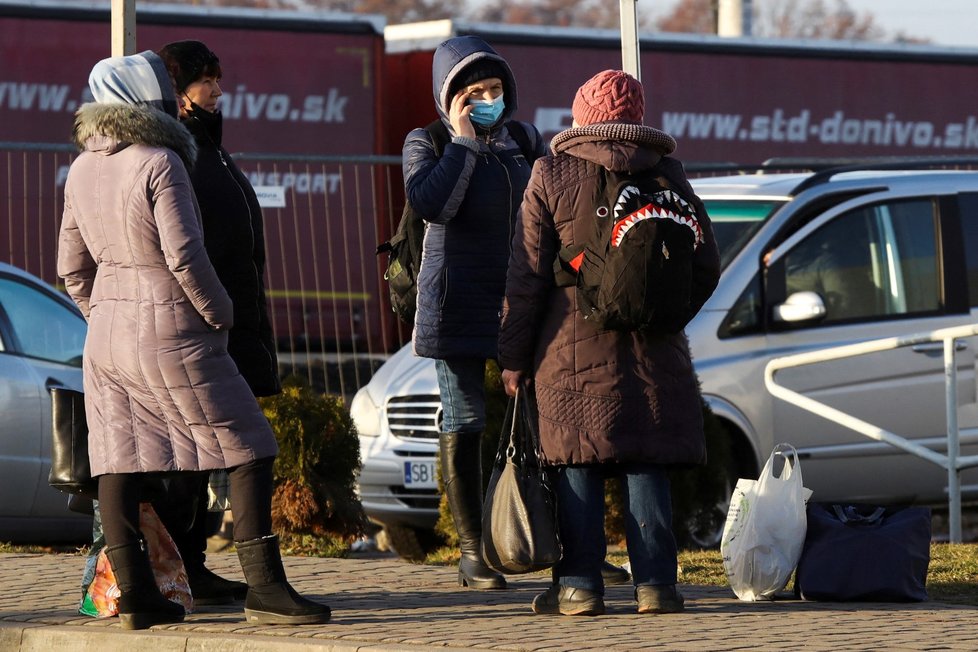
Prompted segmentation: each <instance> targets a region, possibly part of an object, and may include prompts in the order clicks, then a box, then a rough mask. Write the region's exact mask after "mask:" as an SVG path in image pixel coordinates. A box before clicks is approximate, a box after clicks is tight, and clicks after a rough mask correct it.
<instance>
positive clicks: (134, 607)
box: [105, 541, 184, 629]
mask: <svg viewBox="0 0 978 652" xmlns="http://www.w3.org/2000/svg"><path fill="white" fill-rule="evenodd" d="M105 554H106V555H107V556H108V558H109V563H110V564H111V565H112V574H113V575H115V581H116V584H117V585H118V587H119V592H120V593H121V595H120V597H119V622H120V623H121V624H122V628H123V629H146V628H148V627H152V626H153V625H164V624H168V623H179V622H181V621H183V616H184V612H183V607H182V606H180V605H178V604H177V603H176V602H171V601H170V600H167V599H166V598H165V597H163V594H162V593H160V590H159V588H158V587H157V586H156V579H155V578H154V577H153V567H152V566H150V563H149V556H148V555H147V554H146V546H145V543H144V542H143V541H136V542H134V543H126V544H123V545H121V546H111V547H109V548H106V549H105Z"/></svg>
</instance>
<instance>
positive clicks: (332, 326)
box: [0, 142, 410, 396]
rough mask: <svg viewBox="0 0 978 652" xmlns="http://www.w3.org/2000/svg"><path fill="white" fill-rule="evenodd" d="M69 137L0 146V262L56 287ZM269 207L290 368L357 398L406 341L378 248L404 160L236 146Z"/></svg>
mask: <svg viewBox="0 0 978 652" xmlns="http://www.w3.org/2000/svg"><path fill="white" fill-rule="evenodd" d="M75 154H76V152H75V150H74V149H73V148H72V147H70V146H68V145H51V144H35V143H9V142H8V143H3V142H0V183H2V186H0V187H2V190H0V193H2V194H0V259H2V260H5V261H7V262H9V263H11V264H13V265H16V266H17V267H21V268H23V269H25V270H27V271H29V272H31V273H33V274H35V275H37V276H39V277H41V278H42V279H44V280H45V281H47V282H49V283H51V284H52V285H56V286H59V287H60V286H61V285H62V284H61V280H60V279H59V278H58V277H57V272H56V251H57V234H58V229H59V228H60V225H61V212H62V207H63V203H64V183H65V179H66V177H67V171H68V168H69V166H70V165H71V162H72V160H73V159H74V156H75ZM234 159H235V161H236V162H237V163H238V165H239V167H240V168H241V169H242V171H243V172H244V173H245V174H246V175H247V176H248V177H249V179H250V180H251V182H252V185H254V186H256V187H257V188H258V189H266V190H269V191H274V192H271V194H272V195H276V198H275V199H273V200H272V203H273V204H274V205H266V206H265V207H264V208H263V211H262V214H263V217H264V222H265V249H266V252H267V263H266V276H265V281H266V288H267V291H268V298H269V303H270V306H271V316H272V325H273V328H274V331H275V334H276V338H277V340H278V348H279V355H280V365H281V369H282V373H283V375H289V374H296V375H299V376H301V377H304V378H305V379H306V380H307V382H309V383H310V384H311V385H312V386H314V387H316V388H317V389H319V390H321V391H326V392H329V393H334V394H342V395H346V396H349V395H351V394H352V393H353V392H355V391H356V389H357V388H359V387H360V386H362V385H363V384H364V383H365V382H366V381H367V380H368V379H369V377H370V375H371V374H372V373H373V371H374V370H375V369H376V368H377V367H378V366H379V365H380V364H381V363H382V362H383V360H385V359H386V358H387V356H388V355H389V354H391V353H393V351H395V350H396V349H397V348H398V347H399V346H401V345H402V344H403V343H404V342H406V341H407V340H408V339H410V328H409V327H407V326H405V325H404V324H401V323H400V322H399V321H398V320H397V319H396V317H395V316H394V314H393V313H392V312H391V311H390V306H389V302H388V299H387V288H386V283H385V282H384V280H383V268H384V266H385V263H386V260H382V259H380V258H378V257H377V256H376V255H375V250H376V247H377V244H378V243H379V242H382V241H384V240H386V239H387V238H388V237H389V236H390V234H391V232H392V231H393V228H394V226H395V225H396V223H397V220H398V219H399V218H400V212H401V207H402V205H403V184H402V180H401V168H400V164H401V161H400V158H399V157H390V156H342V157H336V156H332V157H331V156H290V155H278V154H236V155H234Z"/></svg>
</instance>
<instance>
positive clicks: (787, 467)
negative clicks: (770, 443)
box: [771, 442, 798, 480]
mask: <svg viewBox="0 0 978 652" xmlns="http://www.w3.org/2000/svg"><path fill="white" fill-rule="evenodd" d="M787 453H791V457H790V458H789V457H788V455H787ZM776 455H780V456H782V457H783V458H784V466H783V467H782V468H781V474H780V475H774V465H773V464H772V465H771V475H772V476H773V477H775V478H778V479H781V480H788V479H790V478H791V474H792V472H793V471H794V469H795V468H796V467H797V466H798V451H797V450H795V447H794V446H792V445H791V444H789V443H786V442H782V443H780V444H778V445H776V446H775V447H774V450H772V451H771V459H772V460H773V459H774V457H775V456H776Z"/></svg>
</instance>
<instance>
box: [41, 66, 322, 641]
mask: <svg viewBox="0 0 978 652" xmlns="http://www.w3.org/2000/svg"><path fill="white" fill-rule="evenodd" d="M89 86H90V87H91V90H92V94H93V96H94V98H95V102H94V103H91V104H86V105H84V106H82V107H81V108H80V109H79V110H78V113H77V114H76V119H75V129H74V136H75V141H76V144H77V145H78V147H79V149H80V150H81V153H80V154H79V156H78V158H77V159H76V160H75V161H74V163H73V164H72V166H71V169H70V170H69V172H68V179H67V181H66V184H65V207H64V217H63V221H62V225H61V234H60V244H59V250H58V274H59V275H60V276H62V277H63V278H64V279H65V287H66V288H67V290H68V293H69V294H70V295H71V297H72V299H73V300H74V301H75V303H76V304H77V305H78V307H79V308H80V309H81V311H82V313H83V314H84V315H85V318H86V319H87V320H88V324H89V327H88V338H87V340H86V342H85V353H84V364H83V368H84V378H85V380H84V384H85V407H86V411H87V416H88V427H89V457H90V458H91V460H90V461H91V469H92V475H93V476H96V477H98V480H99V489H98V498H99V509H100V511H101V515H102V526H103V529H104V533H105V541H106V546H107V547H106V554H107V555H108V557H109V560H110V562H111V564H112V569H113V572H114V573H115V575H116V579H117V583H118V585H119V589H120V591H121V594H122V595H121V597H120V599H119V614H120V618H121V621H122V625H123V627H125V628H127V629H142V628H146V627H149V626H151V625H154V624H159V623H167V622H178V621H180V620H182V619H183V609H182V607H180V606H179V605H175V604H173V603H171V602H169V601H168V600H166V599H165V598H163V596H162V595H161V594H160V593H159V591H158V590H157V589H156V584H155V581H154V579H153V572H152V569H151V568H150V564H149V560H148V558H147V556H146V551H145V546H144V542H143V538H142V534H141V532H140V531H139V526H138V522H139V503H140V501H141V499H144V498H146V496H145V494H144V492H143V489H144V483H145V481H146V480H147V479H152V478H154V477H159V475H160V474H161V473H169V472H187V471H190V472H199V471H207V470H212V469H225V468H226V469H228V472H229V477H230V480H231V484H230V492H231V500H232V503H233V504H234V510H235V523H234V538H235V541H236V545H237V549H238V556H239V559H240V561H241V565H242V568H243V570H244V573H245V579H246V580H247V582H248V587H249V589H248V595H247V598H246V602H245V614H246V616H247V618H248V619H249V620H257V621H259V622H268V623H273V622H288V623H310V622H324V621H325V620H327V619H328V618H329V608H328V607H326V606H324V605H319V604H316V603H314V602H310V601H308V600H305V599H303V598H301V597H300V596H298V595H297V594H296V593H295V591H293V590H292V587H291V586H289V584H288V582H287V581H286V578H285V574H284V571H283V569H282V562H281V558H280V556H279V550H278V541H277V539H276V538H275V537H274V536H272V534H271V492H272V464H273V461H274V458H275V454H276V453H277V452H278V447H277V444H276V442H275V437H274V435H273V434H272V431H271V428H270V427H269V424H268V421H267V420H266V419H265V417H264V415H263V414H262V411H261V409H260V408H259V406H258V403H257V401H255V398H254V396H253V395H252V393H251V390H250V389H249V388H248V383H247V382H245V380H244V378H242V376H241V374H240V373H238V370H237V367H236V366H235V364H234V362H233V361H232V360H231V358H230V357H229V355H228V353H227V341H228V339H227V338H228V335H227V331H228V329H229V328H231V326H232V325H233V316H234V315H233V308H232V304H231V299H230V298H229V297H228V294H227V292H226V291H225V290H224V288H223V287H222V285H221V282H220V280H219V279H218V277H217V274H216V273H215V272H214V268H213V266H212V265H211V263H210V261H209V259H208V256H207V252H206V251H205V249H204V244H203V238H202V235H201V220H200V214H199V211H198V209H197V203H196V200H195V198H194V194H193V188H192V186H191V183H190V179H189V177H188V174H187V168H189V167H191V166H192V165H193V162H194V158H195V156H196V150H197V148H196V146H195V144H194V141H193V138H192V137H191V135H190V134H189V132H187V130H186V129H185V128H184V127H183V126H182V125H180V123H179V122H178V121H177V120H176V116H177V104H176V99H175V95H174V91H173V86H172V83H171V82H170V78H169V76H168V75H167V71H166V67H165V66H164V65H163V62H162V60H161V59H160V58H159V57H158V56H157V55H156V54H154V53H153V52H150V51H147V52H143V53H141V54H137V55H132V56H128V57H116V58H112V59H105V60H103V61H100V62H99V63H98V64H96V66H95V67H94V69H93V70H92V73H91V75H90V77H89Z"/></svg>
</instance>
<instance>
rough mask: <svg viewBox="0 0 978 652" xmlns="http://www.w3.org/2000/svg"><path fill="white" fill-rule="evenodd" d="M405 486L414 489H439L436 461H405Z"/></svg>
mask: <svg viewBox="0 0 978 652" xmlns="http://www.w3.org/2000/svg"><path fill="white" fill-rule="evenodd" d="M404 486H405V487H411V488H412V489H437V488H438V480H437V478H436V477H435V463H434V462H405V463H404Z"/></svg>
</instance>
